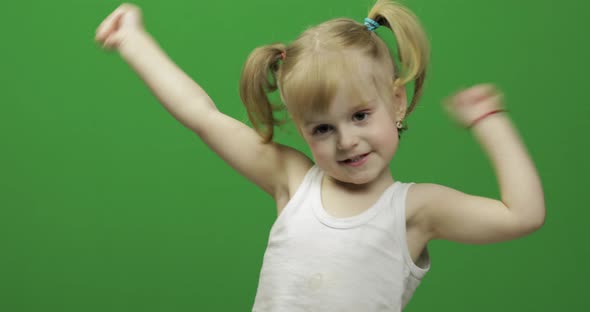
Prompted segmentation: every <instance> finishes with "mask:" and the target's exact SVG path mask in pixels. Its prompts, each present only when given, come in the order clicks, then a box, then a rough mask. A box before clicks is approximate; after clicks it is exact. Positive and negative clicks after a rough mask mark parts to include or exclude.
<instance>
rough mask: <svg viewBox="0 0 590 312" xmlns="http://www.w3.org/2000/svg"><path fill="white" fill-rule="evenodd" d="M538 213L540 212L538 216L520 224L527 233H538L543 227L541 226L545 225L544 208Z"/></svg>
mask: <svg viewBox="0 0 590 312" xmlns="http://www.w3.org/2000/svg"><path fill="white" fill-rule="evenodd" d="M539 211H540V212H539V214H538V215H536V216H532V217H529V218H527V219H526V220H525V221H524V222H522V225H523V227H524V228H525V229H526V232H527V233H532V232H535V231H538V230H539V229H541V228H542V227H543V225H545V207H543V209H541V210H539Z"/></svg>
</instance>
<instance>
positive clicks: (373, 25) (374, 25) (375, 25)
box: [365, 17, 381, 31]
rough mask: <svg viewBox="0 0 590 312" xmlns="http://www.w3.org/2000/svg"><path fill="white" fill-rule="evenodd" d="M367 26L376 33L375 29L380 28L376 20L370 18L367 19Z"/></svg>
mask: <svg viewBox="0 0 590 312" xmlns="http://www.w3.org/2000/svg"><path fill="white" fill-rule="evenodd" d="M365 26H367V29H368V30H370V31H374V30H375V29H377V28H379V26H381V25H379V23H377V22H375V21H374V20H372V19H370V18H368V17H367V18H365Z"/></svg>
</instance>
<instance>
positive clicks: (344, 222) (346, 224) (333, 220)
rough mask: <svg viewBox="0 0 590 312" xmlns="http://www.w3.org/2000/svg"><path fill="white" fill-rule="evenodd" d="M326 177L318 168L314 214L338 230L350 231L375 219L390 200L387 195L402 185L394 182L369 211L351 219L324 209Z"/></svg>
mask: <svg viewBox="0 0 590 312" xmlns="http://www.w3.org/2000/svg"><path fill="white" fill-rule="evenodd" d="M323 177H324V172H323V171H322V170H321V169H320V168H319V167H318V174H317V175H316V176H315V179H314V180H313V184H314V187H313V189H314V190H315V192H314V194H313V196H314V198H315V202H316V203H317V204H315V205H313V212H314V214H315V216H316V218H317V219H318V220H319V221H320V222H321V223H323V224H324V225H326V226H329V227H331V228H337V229H350V228H354V227H358V226H361V225H363V224H365V223H367V222H369V221H370V220H371V219H373V218H374V217H375V216H376V215H377V214H379V212H380V211H381V210H382V209H383V207H384V206H385V205H382V202H383V201H384V200H385V199H386V198H388V196H386V195H387V194H389V193H391V192H393V191H394V190H395V188H396V187H397V186H398V185H400V184H401V182H399V181H394V182H393V184H391V185H389V186H388V187H387V188H386V189H385V190H384V191H383V192H382V193H381V195H379V197H378V198H377V200H376V201H375V202H374V203H373V204H372V205H371V207H369V208H368V209H367V210H365V211H363V212H361V213H359V214H357V215H354V216H351V217H344V218H339V217H334V216H332V215H330V214H329V213H328V212H327V211H326V209H325V208H324V204H323V202H322V178H323Z"/></svg>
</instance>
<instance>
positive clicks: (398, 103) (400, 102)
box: [393, 79, 408, 121]
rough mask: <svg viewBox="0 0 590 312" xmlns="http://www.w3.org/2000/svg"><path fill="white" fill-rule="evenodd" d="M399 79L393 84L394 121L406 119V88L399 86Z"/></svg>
mask: <svg viewBox="0 0 590 312" xmlns="http://www.w3.org/2000/svg"><path fill="white" fill-rule="evenodd" d="M397 82H399V79H396V81H394V83H393V106H394V107H393V109H394V112H393V113H394V117H395V118H396V119H395V120H394V121H399V120H403V119H404V118H405V117H406V109H407V107H408V98H407V96H406V86H405V85H400V84H398V83H397Z"/></svg>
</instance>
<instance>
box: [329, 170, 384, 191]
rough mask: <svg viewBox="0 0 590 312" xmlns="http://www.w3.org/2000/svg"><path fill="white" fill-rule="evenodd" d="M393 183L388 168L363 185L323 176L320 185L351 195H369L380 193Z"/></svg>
mask: <svg viewBox="0 0 590 312" xmlns="http://www.w3.org/2000/svg"><path fill="white" fill-rule="evenodd" d="M393 183H394V179H393V176H392V175H391V172H390V171H389V168H385V170H384V171H383V172H382V173H381V174H380V175H379V176H378V177H376V178H375V179H374V180H372V181H369V182H367V183H363V184H354V183H348V182H343V181H340V180H336V179H334V178H332V177H331V176H328V175H324V178H323V181H322V184H323V185H324V186H329V187H331V188H334V189H338V190H341V191H345V192H347V193H352V194H369V193H379V194H380V193H382V192H383V191H384V190H385V189H386V188H388V187H389V186H390V185H392V184H393Z"/></svg>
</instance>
